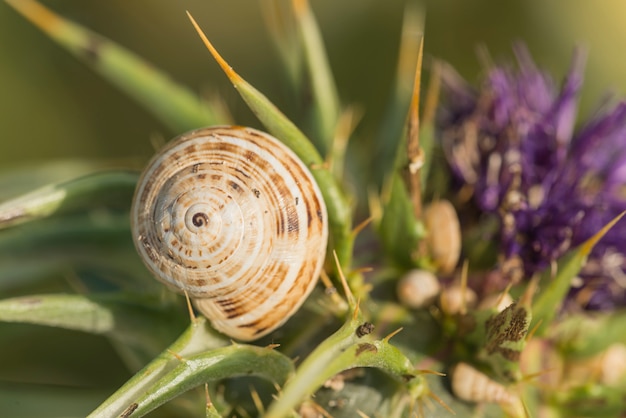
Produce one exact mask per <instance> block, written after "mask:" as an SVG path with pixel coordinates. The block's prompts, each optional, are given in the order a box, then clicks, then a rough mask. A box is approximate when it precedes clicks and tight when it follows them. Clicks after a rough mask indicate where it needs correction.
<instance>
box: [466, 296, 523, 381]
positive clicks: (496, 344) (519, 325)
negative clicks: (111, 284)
mask: <svg viewBox="0 0 626 418" xmlns="http://www.w3.org/2000/svg"><path fill="white" fill-rule="evenodd" d="M531 319H532V315H531V312H530V306H528V305H525V304H522V303H514V304H512V305H510V306H509V307H508V308H506V309H505V310H503V311H502V312H500V313H498V314H496V315H493V316H492V317H490V318H489V319H488V320H487V322H486V323H485V331H486V340H485V344H484V346H483V348H482V349H481V351H480V353H479V354H478V359H479V360H481V361H482V362H484V363H485V364H487V365H489V367H490V368H491V370H492V371H493V373H494V375H495V376H496V377H497V378H498V379H499V380H501V381H504V382H508V383H512V382H517V381H519V380H520V379H521V378H522V372H521V370H520V365H519V361H520V356H521V354H522V350H523V349H524V347H525V345H526V335H527V334H528V327H529V326H530V321H531Z"/></svg>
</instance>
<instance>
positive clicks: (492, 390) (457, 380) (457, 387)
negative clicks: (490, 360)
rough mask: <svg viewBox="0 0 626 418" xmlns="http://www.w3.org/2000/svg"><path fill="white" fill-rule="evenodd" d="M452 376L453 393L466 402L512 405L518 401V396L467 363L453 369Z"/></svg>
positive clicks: (459, 364)
mask: <svg viewBox="0 0 626 418" xmlns="http://www.w3.org/2000/svg"><path fill="white" fill-rule="evenodd" d="M451 375H452V385H451V386H452V392H453V393H454V394H455V395H456V396H457V397H458V398H460V399H463V400H464V401H469V402H496V403H501V404H502V403H504V404H512V403H515V401H516V395H513V394H512V393H510V392H509V391H508V390H507V389H506V388H505V387H504V386H502V385H501V384H500V383H498V382H496V381H494V380H491V379H490V378H489V377H487V375H486V374H484V373H482V372H480V371H478V370H476V369H475V368H473V367H472V366H470V365H469V364H467V363H458V364H457V365H456V366H454V368H453V369H452V371H451Z"/></svg>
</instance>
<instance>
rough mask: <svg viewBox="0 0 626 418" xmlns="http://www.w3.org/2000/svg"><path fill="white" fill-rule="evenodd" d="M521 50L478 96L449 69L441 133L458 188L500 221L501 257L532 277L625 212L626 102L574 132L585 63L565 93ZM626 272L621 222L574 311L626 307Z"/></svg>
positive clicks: (590, 268)
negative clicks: (469, 192) (467, 191)
mask: <svg viewBox="0 0 626 418" xmlns="http://www.w3.org/2000/svg"><path fill="white" fill-rule="evenodd" d="M514 50H515V55H516V57H517V61H518V69H514V68H511V67H492V68H489V69H488V70H487V73H486V76H485V78H484V81H483V84H482V86H481V88H480V89H479V90H475V89H473V88H472V87H471V86H469V85H468V84H467V83H466V82H465V81H463V80H462V79H461V77H460V76H459V75H457V74H456V73H455V72H454V71H453V70H452V69H450V68H446V70H445V71H444V73H443V85H444V90H445V93H447V94H446V97H447V103H446V104H445V106H443V107H442V109H441V110H442V111H441V114H440V125H439V128H440V133H441V139H442V146H443V149H444V152H445V153H446V156H447V159H448V161H449V163H450V166H451V168H452V172H453V175H454V179H455V181H457V182H459V184H460V185H462V186H465V187H466V188H467V187H468V186H469V187H470V188H471V190H472V191H473V199H474V202H475V204H476V206H477V207H478V209H480V210H481V211H483V212H487V213H492V214H494V215H496V216H498V218H499V219H500V226H501V228H500V252H501V255H502V256H503V258H504V259H505V260H506V261H507V262H509V264H519V265H521V266H522V272H521V274H522V275H523V276H525V277H530V276H532V275H533V274H534V273H536V272H538V271H540V270H543V269H544V268H546V267H547V266H548V265H550V263H551V262H553V261H554V260H556V259H557V258H558V257H560V256H561V255H563V254H564V253H565V252H566V251H567V250H569V249H570V248H573V247H575V246H577V245H579V244H581V243H582V242H584V241H585V240H586V239H588V238H590V237H591V236H592V235H593V234H595V233H596V232H598V231H599V230H600V229H601V228H602V227H603V226H604V225H605V224H606V223H608V222H609V221H610V220H611V219H613V218H614V217H615V216H617V215H619V214H620V213H621V212H622V211H624V210H626V102H622V103H619V104H617V105H616V106H614V107H613V108H610V109H609V108H608V106H604V108H602V109H601V110H599V111H598V112H597V115H596V116H595V117H594V118H592V120H591V121H589V122H588V123H587V124H586V125H585V126H584V127H583V128H582V129H580V130H579V131H578V132H577V133H574V123H575V117H576V110H577V95H578V92H579V90H580V87H581V85H582V71H583V64H584V56H583V55H584V54H582V53H581V52H580V51H577V52H576V53H575V54H574V59H573V64H572V66H571V69H570V71H569V74H568V75H567V78H566V80H565V81H564V83H563V84H562V86H561V88H560V89H558V88H557V87H556V86H555V84H554V82H553V81H552V79H551V78H550V77H549V76H548V75H547V74H545V73H544V72H542V71H540V70H539V69H537V67H536V66H535V64H534V62H533V61H532V58H531V57H530V55H529V53H528V51H527V49H526V48H525V47H523V46H521V45H516V47H515V49H514ZM516 262H517V263H516ZM625 271H626V223H625V222H620V223H618V224H617V225H616V226H615V227H614V228H613V229H612V230H611V231H609V233H608V234H607V235H606V236H605V237H604V238H603V239H602V240H601V241H600V243H599V244H598V245H596V247H595V248H594V250H593V251H592V253H591V255H590V257H589V261H588V264H587V265H586V266H585V268H584V269H583V270H582V271H581V273H580V277H579V280H577V282H576V283H574V284H573V286H572V289H571V292H570V298H569V302H570V304H571V303H574V304H576V305H578V306H582V307H584V308H586V309H612V308H614V307H617V306H626V292H625V289H626V273H625Z"/></svg>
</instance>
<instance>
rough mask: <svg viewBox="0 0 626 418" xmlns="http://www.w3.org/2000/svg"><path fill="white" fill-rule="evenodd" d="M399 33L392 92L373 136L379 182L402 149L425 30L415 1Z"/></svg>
mask: <svg viewBox="0 0 626 418" xmlns="http://www.w3.org/2000/svg"><path fill="white" fill-rule="evenodd" d="M406 4H407V6H406V9H405V12H404V20H403V22H402V32H401V35H400V37H401V38H400V48H399V55H398V63H397V65H396V77H395V82H394V86H393V92H392V94H391V98H390V99H389V103H388V104H387V106H386V108H385V109H386V112H385V115H384V116H383V122H382V124H381V126H380V129H379V130H378V133H377V135H376V140H375V146H376V149H375V150H374V152H373V155H375V156H376V164H375V165H374V166H373V167H372V170H373V175H374V178H375V182H376V183H378V184H381V183H382V181H384V179H385V177H386V176H387V175H388V174H389V173H390V172H391V171H392V170H393V167H395V166H396V162H397V159H398V154H399V153H400V151H399V150H400V149H401V148H402V152H404V151H405V145H404V144H405V143H404V140H403V136H404V134H405V131H406V120H407V114H408V111H409V106H410V103H411V96H412V94H413V86H414V82H415V68H416V65H417V62H418V60H419V54H420V43H421V42H422V39H423V33H424V12H423V10H421V8H419V7H416V6H415V5H416V2H410V1H409V2H407V3H406Z"/></svg>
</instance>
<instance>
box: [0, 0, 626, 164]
mask: <svg viewBox="0 0 626 418" xmlns="http://www.w3.org/2000/svg"><path fill="white" fill-rule="evenodd" d="M311 3H312V7H313V8H314V10H315V12H316V14H317V17H318V19H319V23H320V26H321V29H322V32H323V35H324V37H325V41H326V44H327V47H328V52H329V55H330V60H331V65H332V68H333V70H334V71H335V74H336V78H337V84H338V86H339V90H340V92H341V97H342V101H343V103H359V104H362V105H363V108H364V109H365V110H366V114H365V119H364V126H365V127H367V126H368V125H367V124H368V121H370V123H374V122H373V121H375V120H376V118H377V117H378V115H379V113H380V111H381V109H382V107H383V106H384V104H385V100H386V99H387V97H388V91H389V88H390V83H391V77H392V76H393V73H394V66H395V63H396V53H397V45H398V35H399V30H400V22H401V19H402V13H403V8H404V3H405V2H404V1H403V0H385V1H382V0H343V1H340V2H338V1H334V0H312V1H311ZM45 4H47V5H48V6H49V7H51V8H52V9H53V10H55V11H57V12H58V13H60V14H61V15H63V16H66V17H68V18H70V19H73V20H75V21H77V22H79V23H81V24H83V25H85V26H87V27H89V28H92V29H94V30H95V31H97V32H100V33H102V34H103V35H105V36H107V37H109V38H111V39H113V40H114V41H116V42H119V43H120V44H122V45H125V46H127V47H128V48H130V49H131V50H133V51H135V52H136V53H138V54H139V55H141V56H143V57H145V58H146V59H148V60H149V61H151V62H153V63H154V64H156V65H157V66H158V67H160V68H163V69H164V70H166V71H167V72H168V73H170V74H171V76H172V77H173V78H174V79H176V80H178V81H180V82H181V83H183V84H185V85H187V86H189V87H190V88H191V89H193V90H195V91H197V92H200V93H201V94H204V95H206V96H210V95H213V94H216V93H218V94H220V95H222V96H223V97H225V99H226V102H227V104H228V105H229V107H230V108H231V110H232V111H233V112H234V113H235V115H236V120H237V122H238V123H241V124H252V125H254V126H258V123H257V122H256V121H255V120H254V119H253V118H252V116H251V115H250V113H249V112H248V111H247V110H246V109H245V106H244V104H243V102H242V101H241V100H240V99H239V97H238V96H237V94H236V92H235V91H233V89H232V88H231V86H230V85H229V83H228V82H227V80H226V78H225V77H224V75H223V74H221V73H220V71H219V69H218V67H217V65H216V64H215V63H214V62H213V61H212V59H211V58H210V57H209V55H208V53H207V52H206V51H205V50H204V48H203V46H202V45H201V43H200V41H199V39H198V37H197V35H196V34H195V32H194V31H193V29H192V28H191V25H190V24H189V21H188V20H187V17H186V16H185V13H184V11H185V10H187V9H188V10H190V11H191V12H192V13H193V14H194V15H195V16H196V18H197V19H198V21H199V22H200V24H201V25H202V26H203V28H204V29H205V31H206V32H207V34H208V35H209V36H210V38H211V39H212V41H213V42H214V44H215V45H216V47H217V48H218V49H219V50H220V51H221V52H222V54H223V55H224V56H225V58H226V59H227V60H229V62H230V63H231V64H232V65H233V67H234V68H235V69H236V70H237V71H239V72H240V74H242V75H243V76H244V77H245V78H247V79H248V80H249V81H250V82H251V83H252V84H253V85H255V86H257V87H258V88H259V89H260V90H262V91H263V92H265V93H266V94H267V95H268V96H269V97H270V98H271V99H272V100H274V101H275V102H276V103H278V104H279V105H280V104H281V103H285V88H284V86H283V85H281V84H282V83H283V81H284V73H283V72H282V71H281V68H280V63H279V62H278V56H277V54H276V51H275V50H274V49H273V46H272V44H271V42H270V39H269V37H268V35H267V33H266V31H265V29H264V26H263V25H264V22H263V18H262V14H261V12H260V8H259V7H260V6H259V3H258V2H256V1H251V0H229V1H223V0H220V1H215V0H205V1H193V0H184V1H176V2H174V1H165V0H134V1H131V2H129V1H122V0H109V1H88V2H85V1H76V0H58V1H54V2H51V1H48V2H45ZM625 13H626V4H625V3H624V2H622V1H620V0H605V1H602V2H589V1H585V0H567V1H565V0H562V1H544V0H532V1H528V0H524V1H508V2H500V1H484V0H483V1H463V0H438V1H431V2H429V3H428V4H427V20H426V22H427V23H426V53H427V55H428V56H434V57H439V58H443V59H445V60H447V61H449V62H450V63H452V64H453V65H454V66H455V67H457V68H458V69H459V70H460V71H461V73H462V74H463V75H465V76H467V77H468V78H469V79H470V80H475V79H476V76H477V71H478V69H479V64H478V61H477V59H476V53H475V51H476V46H477V45H478V44H484V45H485V46H487V47H488V49H489V51H490V52H491V54H492V56H493V57H494V58H495V59H496V60H501V59H510V58H511V52H510V46H511V43H512V42H513V41H514V40H517V39H520V40H523V41H525V42H527V43H528V45H529V47H530V50H531V52H532V54H533V55H534V57H535V58H536V60H537V61H538V62H539V63H540V65H542V66H544V67H546V68H547V69H548V70H551V71H554V72H555V73H556V74H559V75H560V74H563V73H564V71H565V69H566V68H567V65H568V62H569V58H570V55H571V51H572V48H573V47H574V46H575V45H578V44H582V45H586V46H587V47H588V48H589V51H590V54H589V61H588V66H587V71H586V80H587V81H586V84H585V87H584V90H583V97H582V101H583V108H582V111H583V113H587V112H588V111H589V110H590V109H591V108H592V105H593V104H594V103H595V102H597V101H598V100H599V99H600V98H601V97H602V95H603V94H605V93H606V92H607V91H609V90H610V89H619V90H621V89H623V88H624V87H625V86H626V76H625V75H624V74H626V59H625V58H623V57H622V53H621V51H623V50H624V49H625V48H624V47H625V46H626V27H624V25H623V16H624V14H625ZM0 127H1V132H2V139H1V141H0V167H2V168H3V169H5V168H11V167H14V166H16V165H23V164H25V163H38V162H40V161H47V160H50V159H67V158H83V157H86V158H96V159H110V158H114V159H126V158H127V157H140V158H141V160H143V159H144V158H147V157H148V156H149V155H150V154H151V153H152V149H153V148H152V145H151V144H150V138H151V137H153V136H162V137H164V138H169V137H171V136H173V134H174V133H172V132H168V131H167V130H166V129H165V128H164V127H163V126H162V125H161V124H160V123H159V122H157V121H156V120H155V119H154V118H152V117H151V116H150V115H148V114H147V112H145V111H144V110H142V109H141V108H140V107H139V106H138V105H136V104H135V103H134V102H132V101H130V100H129V99H127V98H126V97H125V96H124V95H123V94H122V93H121V92H119V91H117V90H116V89H115V88H112V87H111V86H110V85H109V84H108V83H107V82H106V81H104V80H102V79H101V78H100V77H99V76H97V75H96V74H94V73H93V72H92V71H91V70H90V69H88V68H86V67H85V66H84V65H83V64H82V63H80V62H78V61H77V60H76V59H75V58H73V57H72V56H70V55H69V54H68V53H67V52H65V51H63V50H61V49H60V48H59V47H57V46H56V45H55V44H53V42H52V41H50V40H49V39H47V38H46V37H45V36H44V35H43V34H42V33H41V32H40V31H39V30H37V29H35V28H34V27H33V26H32V25H31V24H30V23H28V22H26V21H25V20H24V19H23V18H22V17H20V16H18V15H17V14H16V13H15V12H14V11H13V10H11V9H10V8H9V7H8V6H7V5H6V4H4V3H2V2H0Z"/></svg>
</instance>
